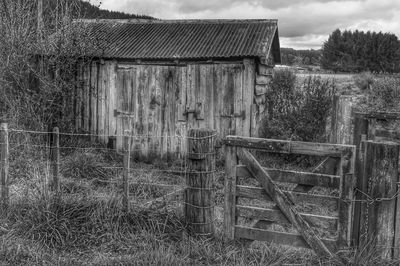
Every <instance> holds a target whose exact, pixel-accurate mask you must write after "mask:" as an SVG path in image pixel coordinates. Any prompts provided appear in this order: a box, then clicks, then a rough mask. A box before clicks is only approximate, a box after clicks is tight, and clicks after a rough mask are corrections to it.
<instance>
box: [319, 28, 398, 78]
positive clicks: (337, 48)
mask: <svg viewBox="0 0 400 266" xmlns="http://www.w3.org/2000/svg"><path fill="white" fill-rule="evenodd" d="M321 64H322V67H323V68H325V69H330V70H333V71H335V72H337V71H343V72H360V71H371V72H377V73H378V72H379V73H394V72H399V71H400V70H399V68H400V66H399V64H400V41H399V40H398V38H397V36H396V35H394V34H391V33H382V32H378V33H377V32H370V31H368V32H363V31H358V30H356V31H347V30H346V31H343V32H342V31H340V30H339V29H337V30H335V31H334V32H332V34H331V35H330V36H329V38H328V40H327V41H326V42H325V43H324V45H323V51H322V58H321Z"/></svg>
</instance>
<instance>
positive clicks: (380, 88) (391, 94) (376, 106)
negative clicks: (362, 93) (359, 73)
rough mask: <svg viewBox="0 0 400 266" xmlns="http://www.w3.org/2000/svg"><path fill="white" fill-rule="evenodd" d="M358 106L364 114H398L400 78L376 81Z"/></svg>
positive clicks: (399, 107)
mask: <svg viewBox="0 0 400 266" xmlns="http://www.w3.org/2000/svg"><path fill="white" fill-rule="evenodd" d="M366 93H367V94H366V97H364V98H363V99H362V100H361V101H360V104H359V106H358V108H359V109H360V110H361V111H365V112H400V105H399V102H400V78H393V77H384V78H379V79H376V80H375V81H374V83H373V85H372V86H371V89H370V90H368V91H367V92H366Z"/></svg>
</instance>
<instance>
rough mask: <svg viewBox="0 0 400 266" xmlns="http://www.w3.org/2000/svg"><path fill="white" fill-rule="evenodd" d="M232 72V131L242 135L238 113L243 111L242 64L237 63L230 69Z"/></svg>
mask: <svg viewBox="0 0 400 266" xmlns="http://www.w3.org/2000/svg"><path fill="white" fill-rule="evenodd" d="M232 71H233V72H232V74H233V90H234V94H233V102H234V107H233V112H232V115H234V118H232V122H233V121H234V131H235V134H236V135H239V136H244V133H243V121H244V120H243V118H242V117H240V116H239V115H241V114H242V111H244V109H243V108H244V106H243V74H244V67H243V65H237V66H235V67H234V68H233V70H232Z"/></svg>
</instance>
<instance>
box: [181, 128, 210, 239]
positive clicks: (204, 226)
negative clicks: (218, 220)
mask: <svg viewBox="0 0 400 266" xmlns="http://www.w3.org/2000/svg"><path fill="white" fill-rule="evenodd" d="M215 139H216V133H215V131H213V130H209V129H191V130H189V132H188V154H187V157H188V162H187V164H188V165H187V168H188V172H187V177H186V185H187V188H186V191H185V198H184V200H185V201H184V204H185V206H184V214H185V219H186V221H187V223H188V224H189V225H190V227H191V230H192V233H193V234H194V235H198V236H206V237H212V236H213V235H214V204H215V203H214V198H215V193H214V189H215V186H214V172H215Z"/></svg>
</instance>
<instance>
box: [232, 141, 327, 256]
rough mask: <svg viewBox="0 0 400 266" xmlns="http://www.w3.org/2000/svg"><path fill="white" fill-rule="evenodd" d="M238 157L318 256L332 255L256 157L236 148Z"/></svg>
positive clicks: (290, 198) (289, 197) (288, 196)
mask: <svg viewBox="0 0 400 266" xmlns="http://www.w3.org/2000/svg"><path fill="white" fill-rule="evenodd" d="M237 154H238V157H239V160H240V161H241V162H243V163H244V164H245V165H247V167H248V169H249V171H250V173H252V175H253V176H254V177H255V178H256V179H257V180H258V181H259V182H260V184H261V185H262V187H263V188H264V189H265V191H266V192H267V194H268V195H269V196H270V197H271V198H272V199H273V200H274V202H275V203H276V205H277V206H278V207H279V208H280V209H281V211H282V213H283V214H284V215H285V216H286V218H287V219H288V220H289V221H290V222H291V223H292V225H293V226H294V227H295V228H296V229H297V230H298V231H299V233H300V234H301V236H302V237H303V238H304V240H305V242H306V243H307V244H308V245H309V246H310V247H311V248H312V249H313V250H314V251H315V252H316V253H317V254H318V255H320V256H329V257H333V256H334V254H333V253H332V251H331V250H330V249H329V248H328V247H327V246H326V245H325V244H324V242H322V240H321V239H320V237H319V236H318V235H317V232H316V230H315V229H313V228H311V226H310V224H309V223H308V222H307V221H306V220H305V219H304V218H303V217H302V216H301V215H300V214H299V212H298V211H296V209H295V204H294V201H293V199H292V197H291V196H290V195H289V194H287V193H284V192H283V191H281V190H280V188H279V187H278V186H277V185H275V183H274V182H273V180H272V179H271V177H270V176H269V175H268V173H267V172H266V171H265V170H264V169H263V168H262V166H261V165H260V164H259V163H258V161H257V160H256V158H254V156H253V155H252V154H251V153H250V152H249V151H248V150H246V149H243V148H238V152H237Z"/></svg>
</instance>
